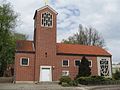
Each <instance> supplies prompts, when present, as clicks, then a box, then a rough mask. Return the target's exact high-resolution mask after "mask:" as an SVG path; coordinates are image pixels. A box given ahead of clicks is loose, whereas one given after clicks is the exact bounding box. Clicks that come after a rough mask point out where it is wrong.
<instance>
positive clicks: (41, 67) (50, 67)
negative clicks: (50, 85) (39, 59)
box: [39, 66, 52, 82]
mask: <svg viewBox="0 0 120 90" xmlns="http://www.w3.org/2000/svg"><path fill="white" fill-rule="evenodd" d="M43 68H49V69H50V73H51V75H50V82H51V81H52V66H40V75H39V82H44V81H41V79H42V77H41V75H42V69H43ZM45 82H46V81H45Z"/></svg>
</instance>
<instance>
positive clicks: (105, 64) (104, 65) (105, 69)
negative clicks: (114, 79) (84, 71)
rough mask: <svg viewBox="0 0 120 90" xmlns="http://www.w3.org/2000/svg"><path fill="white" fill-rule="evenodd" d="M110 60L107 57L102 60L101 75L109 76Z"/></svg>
mask: <svg viewBox="0 0 120 90" xmlns="http://www.w3.org/2000/svg"><path fill="white" fill-rule="evenodd" d="M109 73H110V71H109V61H108V60H106V59H101V60H100V76H109Z"/></svg>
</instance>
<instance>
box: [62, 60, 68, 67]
mask: <svg viewBox="0 0 120 90" xmlns="http://www.w3.org/2000/svg"><path fill="white" fill-rule="evenodd" d="M64 60H67V61H68V65H63V61H64ZM62 67H69V59H63V60H62Z"/></svg>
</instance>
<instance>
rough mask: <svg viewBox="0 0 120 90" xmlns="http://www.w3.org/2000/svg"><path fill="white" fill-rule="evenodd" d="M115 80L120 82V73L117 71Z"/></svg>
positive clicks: (114, 76)
mask: <svg viewBox="0 0 120 90" xmlns="http://www.w3.org/2000/svg"><path fill="white" fill-rule="evenodd" d="M113 78H114V79H115V80H120V72H119V71H116V73H115V74H113Z"/></svg>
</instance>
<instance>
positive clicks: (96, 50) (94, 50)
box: [16, 40, 111, 56]
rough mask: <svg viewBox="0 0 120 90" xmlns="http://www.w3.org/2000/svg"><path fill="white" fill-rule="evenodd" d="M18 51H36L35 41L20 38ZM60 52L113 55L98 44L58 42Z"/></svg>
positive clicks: (17, 46) (58, 51)
mask: <svg viewBox="0 0 120 90" xmlns="http://www.w3.org/2000/svg"><path fill="white" fill-rule="evenodd" d="M16 51H25V52H34V51H35V50H34V43H33V41H28V40H18V41H17V45H16ZM57 53H58V54H81V55H105V56H111V54H110V53H108V52H107V51H106V50H105V49H102V48H100V47H97V46H86V45H79V44H63V43H57Z"/></svg>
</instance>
